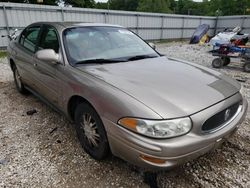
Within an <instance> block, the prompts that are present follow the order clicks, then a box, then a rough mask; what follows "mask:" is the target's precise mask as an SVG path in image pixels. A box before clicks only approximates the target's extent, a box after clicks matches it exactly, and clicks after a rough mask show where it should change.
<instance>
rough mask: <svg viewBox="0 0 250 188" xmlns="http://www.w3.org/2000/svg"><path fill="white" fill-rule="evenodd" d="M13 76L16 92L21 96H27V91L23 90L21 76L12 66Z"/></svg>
mask: <svg viewBox="0 0 250 188" xmlns="http://www.w3.org/2000/svg"><path fill="white" fill-rule="evenodd" d="M13 76H14V81H15V85H16V88H17V90H18V91H19V92H20V93H21V94H27V93H28V91H27V90H26V89H25V87H24V85H23V83H22V80H21V76H20V74H19V72H18V70H17V68H16V66H15V65H14V66H13Z"/></svg>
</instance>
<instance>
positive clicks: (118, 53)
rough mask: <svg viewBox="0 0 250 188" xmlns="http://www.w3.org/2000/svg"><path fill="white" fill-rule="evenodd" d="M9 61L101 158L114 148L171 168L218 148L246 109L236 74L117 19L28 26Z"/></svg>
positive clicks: (21, 82)
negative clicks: (185, 56)
mask: <svg viewBox="0 0 250 188" xmlns="http://www.w3.org/2000/svg"><path fill="white" fill-rule="evenodd" d="M8 58H9V62H10V66H11V69H12V70H13V73H14V79H15V84H16V87H17V90H18V91H19V92H20V93H26V92H27V91H30V92H32V93H34V94H35V95H36V96H38V97H39V98H40V99H41V100H43V101H45V102H46V103H47V104H49V105H50V106H51V107H53V108H55V109H57V110H58V111H59V112H61V113H63V114H65V115H66V116H67V117H68V118H69V119H70V120H72V121H74V122H75V129H76V132H77V136H78V138H79V141H80V143H81V145H82V147H83V148H84V150H85V151H86V152H87V153H88V154H89V155H90V156H92V157H93V158H94V159H97V160H101V159H104V158H105V157H106V156H107V155H108V154H109V152H110V151H111V153H113V154H114V155H115V156H118V157H120V158H122V159H124V160H126V161H129V162H130V163H133V164H135V165H137V166H140V167H143V168H146V169H168V168H171V167H174V166H176V165H180V164H182V163H184V162H186V161H189V160H191V159H195V158H197V157H198V156H200V155H203V154H204V153H206V152H208V151H210V150H211V149H213V148H215V147H218V146H219V145H220V144H221V143H222V142H223V141H224V140H225V139H227V138H228V137H229V136H231V135H232V134H233V133H234V132H235V130H236V129H237V127H238V125H239V124H240V123H241V122H242V121H243V120H244V117H245V115H246V111H247V101H246V100H245V99H244V98H243V97H242V95H241V94H240V88H241V87H240V85H239V84H238V83H237V82H236V81H235V80H233V79H231V78H229V77H227V76H225V75H223V74H221V73H218V72H215V71H213V70H210V69H208V68H205V67H202V66H199V65H196V64H193V63H189V62H185V61H180V60H176V59H171V58H167V57H165V56H162V55H161V54H159V53H158V52H157V51H155V50H154V49H153V48H152V47H151V46H150V45H148V44H147V43H146V42H144V41H143V40H142V39H140V38H139V37H138V36H136V35H135V34H134V33H133V32H131V31H129V30H127V29H125V28H123V27H121V26H116V25H106V24H94V23H69V22H67V23H66V22H65V23H64V22H58V23H49V22H41V23H34V24H31V25H29V26H28V27H27V28H25V29H24V30H23V32H22V33H21V34H20V36H19V37H18V38H17V40H14V41H12V42H11V43H10V45H9V47H8Z"/></svg>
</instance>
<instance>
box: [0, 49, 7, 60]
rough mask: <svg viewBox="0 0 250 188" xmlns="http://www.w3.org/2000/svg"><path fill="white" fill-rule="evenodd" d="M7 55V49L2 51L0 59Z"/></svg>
mask: <svg viewBox="0 0 250 188" xmlns="http://www.w3.org/2000/svg"><path fill="white" fill-rule="evenodd" d="M6 56H7V52H6V51H0V59H1V58H5V57H6Z"/></svg>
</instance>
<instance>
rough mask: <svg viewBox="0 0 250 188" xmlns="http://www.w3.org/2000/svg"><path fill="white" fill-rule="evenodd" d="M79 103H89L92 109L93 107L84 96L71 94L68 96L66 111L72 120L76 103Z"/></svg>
mask: <svg viewBox="0 0 250 188" xmlns="http://www.w3.org/2000/svg"><path fill="white" fill-rule="evenodd" d="M81 103H87V104H89V105H90V106H91V107H92V108H93V109H95V108H94V107H93V105H92V104H91V103H90V102H89V101H88V100H87V99H85V98H84V97H82V96H80V95H73V96H71V97H70V99H69V101H68V105H67V111H68V115H69V118H70V119H71V120H73V121H74V116H75V109H76V107H77V105H78V104H81Z"/></svg>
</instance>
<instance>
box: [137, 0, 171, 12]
mask: <svg viewBox="0 0 250 188" xmlns="http://www.w3.org/2000/svg"><path fill="white" fill-rule="evenodd" d="M169 7H170V2H169V0H140V1H139V5H138V8H137V10H138V11H143V12H159V13H171V12H172V11H171V10H170V8H169Z"/></svg>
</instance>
